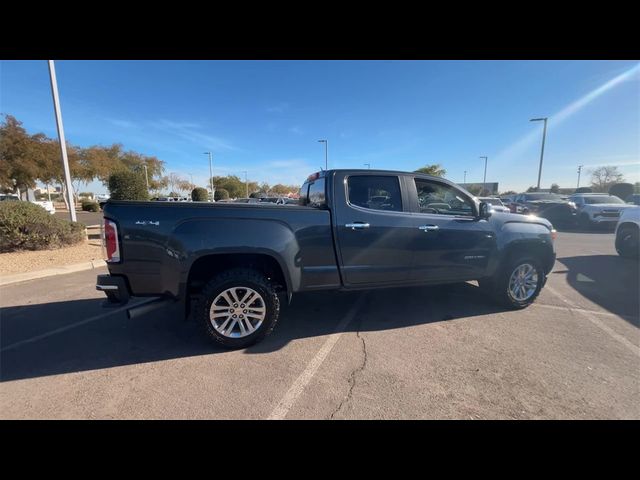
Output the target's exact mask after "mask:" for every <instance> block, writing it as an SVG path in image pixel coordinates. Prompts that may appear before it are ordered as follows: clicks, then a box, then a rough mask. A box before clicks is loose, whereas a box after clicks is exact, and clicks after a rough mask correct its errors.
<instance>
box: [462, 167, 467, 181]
mask: <svg viewBox="0 0 640 480" xmlns="http://www.w3.org/2000/svg"><path fill="white" fill-rule="evenodd" d="M462 183H467V171H466V170H465V171H464V180H463V182H462Z"/></svg>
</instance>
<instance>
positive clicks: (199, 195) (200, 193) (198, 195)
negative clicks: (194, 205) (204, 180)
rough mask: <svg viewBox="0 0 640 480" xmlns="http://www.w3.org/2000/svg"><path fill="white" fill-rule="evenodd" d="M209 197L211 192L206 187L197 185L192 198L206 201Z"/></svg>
mask: <svg viewBox="0 0 640 480" xmlns="http://www.w3.org/2000/svg"><path fill="white" fill-rule="evenodd" d="M208 199H209V192H207V189H206V188H202V187H196V188H194V189H193V191H192V192H191V200H193V201H194V202H206V201H207V200H208Z"/></svg>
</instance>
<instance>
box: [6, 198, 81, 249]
mask: <svg viewBox="0 0 640 480" xmlns="http://www.w3.org/2000/svg"><path fill="white" fill-rule="evenodd" d="M84 229H85V226H84V225H83V224H81V223H77V222H75V223H72V222H70V221H68V220H63V219H61V218H57V217H55V216H53V215H51V214H50V213H49V212H47V211H46V210H45V209H44V208H42V207H41V206H39V205H35V204H33V203H30V202H0V252H13V251H15V250H48V249H52V248H60V247H66V246H70V245H74V244H76V243H79V242H81V241H83V240H84V238H85V234H84Z"/></svg>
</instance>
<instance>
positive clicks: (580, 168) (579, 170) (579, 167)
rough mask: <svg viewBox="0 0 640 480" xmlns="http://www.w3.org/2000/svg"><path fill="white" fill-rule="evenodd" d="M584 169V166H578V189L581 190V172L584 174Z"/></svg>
mask: <svg viewBox="0 0 640 480" xmlns="http://www.w3.org/2000/svg"><path fill="white" fill-rule="evenodd" d="M582 167H584V165H578V185H577V186H576V188H580V172H582Z"/></svg>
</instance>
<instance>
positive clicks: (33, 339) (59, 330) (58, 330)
mask: <svg viewBox="0 0 640 480" xmlns="http://www.w3.org/2000/svg"><path fill="white" fill-rule="evenodd" d="M152 300H153V299H151V300H147V301H144V302H140V303H136V304H131V305H125V306H123V307H120V308H116V309H114V310H109V311H108V312H105V313H101V314H100V315H96V316H95V317H90V318H87V319H86V320H81V321H79V322H76V323H72V324H71V325H66V326H64V327H60V328H56V329H55V330H51V331H50V332H47V333H43V334H41V335H36V336H35V337H31V338H27V339H26V340H20V341H19V342H15V343H12V344H11V345H7V346H6V347H3V348H2V349H0V352H6V351H8V350H13V349H14V348H18V347H21V346H22V345H26V344H28V343H33V342H37V341H38V340H42V339H43V338H48V337H51V336H52V335H56V334H58V333H62V332H66V331H67V330H71V329H72V328H76V327H80V326H81V325H85V324H87V323H91V322H95V321H96V320H100V319H103V318H105V317H108V316H109V315H113V314H114V313H119V312H122V311H124V310H127V309H129V308H132V307H135V306H138V305H142V304H143V303H149V302H150V301H152Z"/></svg>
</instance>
